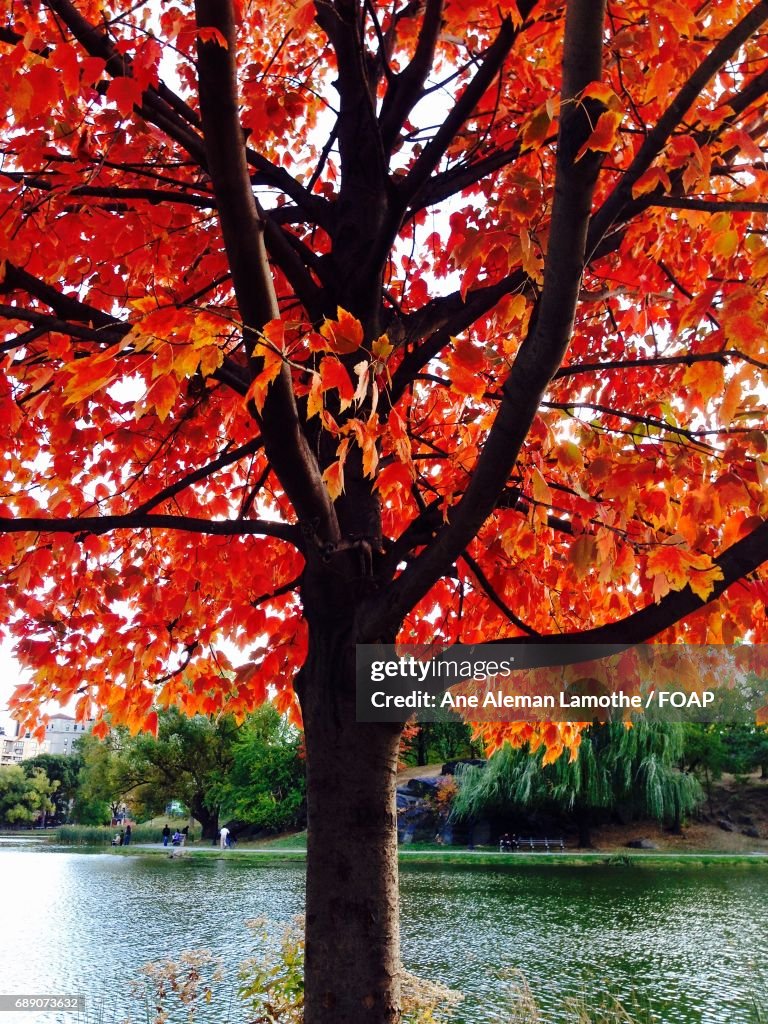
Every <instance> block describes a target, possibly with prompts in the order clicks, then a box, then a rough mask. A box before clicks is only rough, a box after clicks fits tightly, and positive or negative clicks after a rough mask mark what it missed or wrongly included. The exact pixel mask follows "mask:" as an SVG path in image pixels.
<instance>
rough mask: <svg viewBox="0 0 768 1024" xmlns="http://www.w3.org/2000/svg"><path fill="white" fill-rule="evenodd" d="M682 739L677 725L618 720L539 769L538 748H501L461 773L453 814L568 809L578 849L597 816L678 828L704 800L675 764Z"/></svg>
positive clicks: (588, 837)
mask: <svg viewBox="0 0 768 1024" xmlns="http://www.w3.org/2000/svg"><path fill="white" fill-rule="evenodd" d="M683 738H684V734H683V730H682V728H681V727H680V726H679V725H678V724H675V723H658V722H656V723H648V722H645V721H644V720H642V719H640V720H638V721H637V722H636V723H634V725H633V727H632V728H631V729H628V728H627V727H626V726H625V725H624V724H623V723H621V722H611V723H608V724H606V725H593V726H591V727H590V728H589V729H587V730H586V731H585V733H584V735H583V737H582V741H581V746H580V748H579V756H578V758H577V759H575V760H571V759H570V758H569V757H568V755H567V754H563V755H562V756H561V757H559V758H557V760H556V761H554V762H552V763H551V764H544V752H543V750H542V749H539V750H538V751H535V752H531V751H530V750H528V749H527V748H522V749H513V748H512V747H510V746H505V747H503V748H502V749H501V750H500V751H498V753H496V754H495V755H494V756H493V757H492V758H491V759H490V761H489V762H488V764H487V765H486V766H485V767H484V768H477V767H468V768H465V769H464V770H463V771H462V772H461V773H460V774H459V782H460V785H459V792H458V794H457V796H456V799H455V801H454V806H453V813H454V816H455V817H457V818H463V819H467V818H474V817H479V816H480V815H483V814H489V813H502V814H503V813H509V812H512V811H515V810H517V811H523V810H529V809H531V808H543V809H551V810H560V811H565V812H567V813H568V814H570V815H572V816H573V820H574V823H575V825H576V828H577V829H578V833H579V845H580V846H591V828H592V825H593V822H594V819H595V815H596V814H597V813H598V812H607V811H618V810H620V811H621V813H622V814H623V815H625V816H633V817H640V816H649V817H652V818H655V819H657V820H658V821H664V822H668V823H669V824H671V825H672V826H673V827H674V828H675V829H679V827H680V824H681V822H682V819H683V817H684V816H685V815H686V814H688V813H690V811H692V810H693V809H694V808H695V807H696V806H697V804H698V803H699V802H700V800H701V796H702V794H701V787H700V786H699V783H698V781H697V780H696V778H695V777H694V776H692V775H689V774H687V773H685V772H681V771H680V770H679V768H678V767H677V765H678V763H679V761H680V759H681V757H682V753H683Z"/></svg>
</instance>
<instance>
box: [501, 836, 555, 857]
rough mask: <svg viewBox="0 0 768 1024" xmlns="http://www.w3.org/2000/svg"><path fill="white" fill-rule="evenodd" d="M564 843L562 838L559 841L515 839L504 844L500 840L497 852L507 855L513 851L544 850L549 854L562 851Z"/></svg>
mask: <svg viewBox="0 0 768 1024" xmlns="http://www.w3.org/2000/svg"><path fill="white" fill-rule="evenodd" d="M564 849H565V842H564V840H563V839H562V838H560V839H533V838H530V839H519V838H517V837H515V838H514V839H512V840H511V841H509V842H507V843H505V842H504V840H503V839H502V840H501V841H500V842H499V852H500V853H508V852H512V851H515V850H546V851H547V853H549V852H550V851H551V850H564Z"/></svg>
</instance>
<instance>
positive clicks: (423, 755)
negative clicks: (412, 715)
mask: <svg viewBox="0 0 768 1024" xmlns="http://www.w3.org/2000/svg"><path fill="white" fill-rule="evenodd" d="M428 740H429V734H428V732H427V729H426V728H425V727H424V726H423V725H420V726H419V734H418V736H417V737H416V764H418V765H419V766H421V765H425V764H426V763H427V743H428Z"/></svg>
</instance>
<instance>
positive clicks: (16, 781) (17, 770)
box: [0, 764, 56, 825]
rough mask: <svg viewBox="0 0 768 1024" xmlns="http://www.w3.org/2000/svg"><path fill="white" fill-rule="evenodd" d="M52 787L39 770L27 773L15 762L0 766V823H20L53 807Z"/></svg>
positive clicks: (53, 785)
mask: <svg viewBox="0 0 768 1024" xmlns="http://www.w3.org/2000/svg"><path fill="white" fill-rule="evenodd" d="M55 789H56V783H55V782H52V781H51V780H50V779H48V778H47V776H46V775H45V774H44V773H43V772H42V771H38V772H33V773H32V774H31V775H27V774H26V772H25V771H24V769H23V768H21V767H20V766H19V765H15V764H13V765H3V767H0V825H24V824H29V823H31V822H33V821H36V820H37V819H38V818H39V817H40V816H41V815H43V814H48V813H50V812H51V811H52V810H53V808H54V803H53V800H52V799H51V797H52V795H53V793H54V791H55Z"/></svg>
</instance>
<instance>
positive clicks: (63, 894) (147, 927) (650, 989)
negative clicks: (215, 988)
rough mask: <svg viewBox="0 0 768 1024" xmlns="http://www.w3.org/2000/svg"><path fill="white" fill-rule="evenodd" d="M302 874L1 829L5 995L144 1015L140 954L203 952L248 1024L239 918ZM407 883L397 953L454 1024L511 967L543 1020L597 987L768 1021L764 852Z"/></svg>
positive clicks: (496, 1008) (721, 1016)
mask: <svg viewBox="0 0 768 1024" xmlns="http://www.w3.org/2000/svg"><path fill="white" fill-rule="evenodd" d="M542 856H545V855H542ZM303 885H304V868H303V865H301V864H296V863H288V862H286V863H281V864H275V863H269V864H267V863H264V862H260V861H259V859H258V858H256V857H253V858H246V857H239V856H236V855H235V856H233V857H231V858H230V859H228V860H227V859H219V858H216V857H186V858H179V859H176V860H171V859H168V858H165V857H158V856H141V855H135V856H120V855H116V854H113V853H111V852H110V853H82V852H72V851H71V849H70V850H64V849H58V850H56V849H51V848H49V847H46V846H45V845H44V844H42V843H41V844H38V845H37V846H32V845H30V844H19V843H14V842H8V841H3V840H0V924H1V926H0V993H29V994H48V995H51V994H66V993H85V994H86V996H87V998H88V1002H89V1013H88V1014H87V1016H83V1017H80V1018H79V1019H80V1021H83V1022H84V1021H85V1020H86V1019H87V1020H88V1022H89V1024H90V1022H92V1021H95V1022H97V1024H112V1022H117V1021H122V1020H124V1019H125V1018H126V1017H128V1016H131V1018H132V1019H133V1021H134V1022H143V1021H145V1020H147V1013H146V1007H145V1005H144V1004H142V1003H141V1002H140V1001H139V1002H137V999H136V997H135V996H133V995H131V992H130V981H131V979H133V978H135V977H136V975H137V970H138V968H139V967H140V966H141V965H143V964H145V963H147V962H148V961H151V960H161V959H165V958H168V957H176V956H177V955H178V954H179V952H180V951H182V950H185V949H200V948H207V949H210V950H212V951H214V952H215V953H217V954H219V955H220V956H221V957H222V958H223V960H224V962H225V963H226V964H227V965H228V966H229V967H230V968H231V969H230V971H229V979H230V980H229V981H228V982H226V983H225V984H224V986H223V988H222V993H223V994H222V997H221V998H222V999H224V998H225V997H226V1005H224V1004H223V1003H222V1002H221V1000H220V1001H219V1002H218V1003H217V1004H216V1006H215V1009H214V1008H212V1009H211V1017H210V1019H211V1020H216V1021H217V1022H218V1024H223V1022H225V1021H227V1020H228V1021H231V1022H232V1024H242V1022H244V1021H245V1020H247V1016H246V1013H245V1011H243V1010H240V1009H239V1008H238V1007H237V1006H234V1005H231V1000H232V999H233V998H234V997H233V992H234V982H233V980H232V975H233V973H234V971H233V969H232V968H233V967H234V965H236V964H238V963H239V962H241V961H242V960H243V959H244V958H245V956H246V955H247V954H248V952H249V951H250V949H251V948H252V946H253V943H252V941H251V935H250V933H249V932H248V930H247V929H246V928H245V926H244V922H245V920H246V919H248V918H253V917H259V916H264V917H268V918H270V919H271V920H274V921H277V922H280V921H285V920H287V919H289V918H290V917H291V916H292V915H295V914H300V913H301V911H302V907H303ZM401 893H402V938H403V959H404V962H405V965H406V967H408V968H409V969H410V970H411V971H413V972H414V973H416V974H419V975H421V976H423V977H427V978H430V979H434V980H438V981H442V982H445V983H446V984H448V985H450V986H451V987H453V988H457V989H459V990H461V991H462V992H463V993H464V994H465V999H464V1002H463V1003H462V1004H461V1005H460V1008H459V1009H458V1011H457V1013H456V1014H455V1016H454V1018H453V1021H454V1024H486V1022H488V1024H491V1022H497V1021H498V1022H504V1024H507V1022H509V1019H510V1017H509V1013H508V995H509V990H510V982H509V977H508V975H509V972H510V971H514V970H522V971H524V973H525V976H526V978H527V979H528V982H529V984H530V987H531V989H532V990H533V992H534V994H535V995H536V997H537V998H538V1000H539V1001H540V1003H541V1005H542V1008H543V1017H542V1022H546V1024H566V1022H568V1021H569V1020H571V1021H572V1020H573V1019H574V1015H573V1012H572V1011H571V1012H570V1014H569V1012H568V1010H567V1009H565V1008H564V1007H563V1001H564V1000H565V999H566V998H567V997H569V996H579V995H583V996H585V997H586V998H587V999H591V998H592V997H593V996H594V993H596V992H598V991H600V990H604V989H605V986H606V984H608V985H609V986H610V988H611V990H612V991H613V992H614V993H616V994H617V995H619V996H620V997H622V998H627V999H631V1000H633V999H637V1001H638V1002H639V1004H640V1005H641V1006H643V1007H646V1008H650V1009H651V1010H652V1011H653V1016H652V1017H651V1018H649V1019H652V1020H655V1021H659V1022H662V1024H726V1022H727V1024H754V1022H756V1021H762V1020H767V1019H768V1013H767V1011H768V960H766V940H767V939H768V869H767V868H766V867H765V866H759V865H755V866H745V867H718V866H710V867H701V866H697V867H693V866H692V867H690V868H688V867H685V868H681V867H674V868H659V867H653V868H651V867H645V868H631V867H622V866H616V867H613V866H610V867H606V866H590V867H573V868H570V867H558V866H554V865H546V864H542V865H541V866H540V867H539V866H538V865H536V866H532V867H528V866H523V865H520V866H518V867H517V868H516V869H514V870H512V871H505V870H496V869H478V868H473V869H459V868H448V867H440V868H437V869H434V868H431V867H429V868H425V867H421V866H419V867H417V866H412V867H404V868H403V871H402V879H401ZM756 1006H757V1007H759V1008H760V1011H761V1012H762V1016H757V1015H756V1013H755V1007H756ZM56 1019H59V1020H62V1021H65V1022H67V1024H78V1019H77V1017H76V1016H71V1015H70V1016H67V1017H59V1018H57V1017H56V1016H55V1015H46V1016H45V1017H39V1016H37V1015H35V1014H32V1013H26V1014H16V1013H3V1014H1V1015H0V1024H34V1022H36V1021H38V1020H39V1021H46V1022H48V1024H52V1022H53V1021H54V1020H56ZM175 1019H176V1020H181V1019H184V1018H182V1017H181V1016H175Z"/></svg>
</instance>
